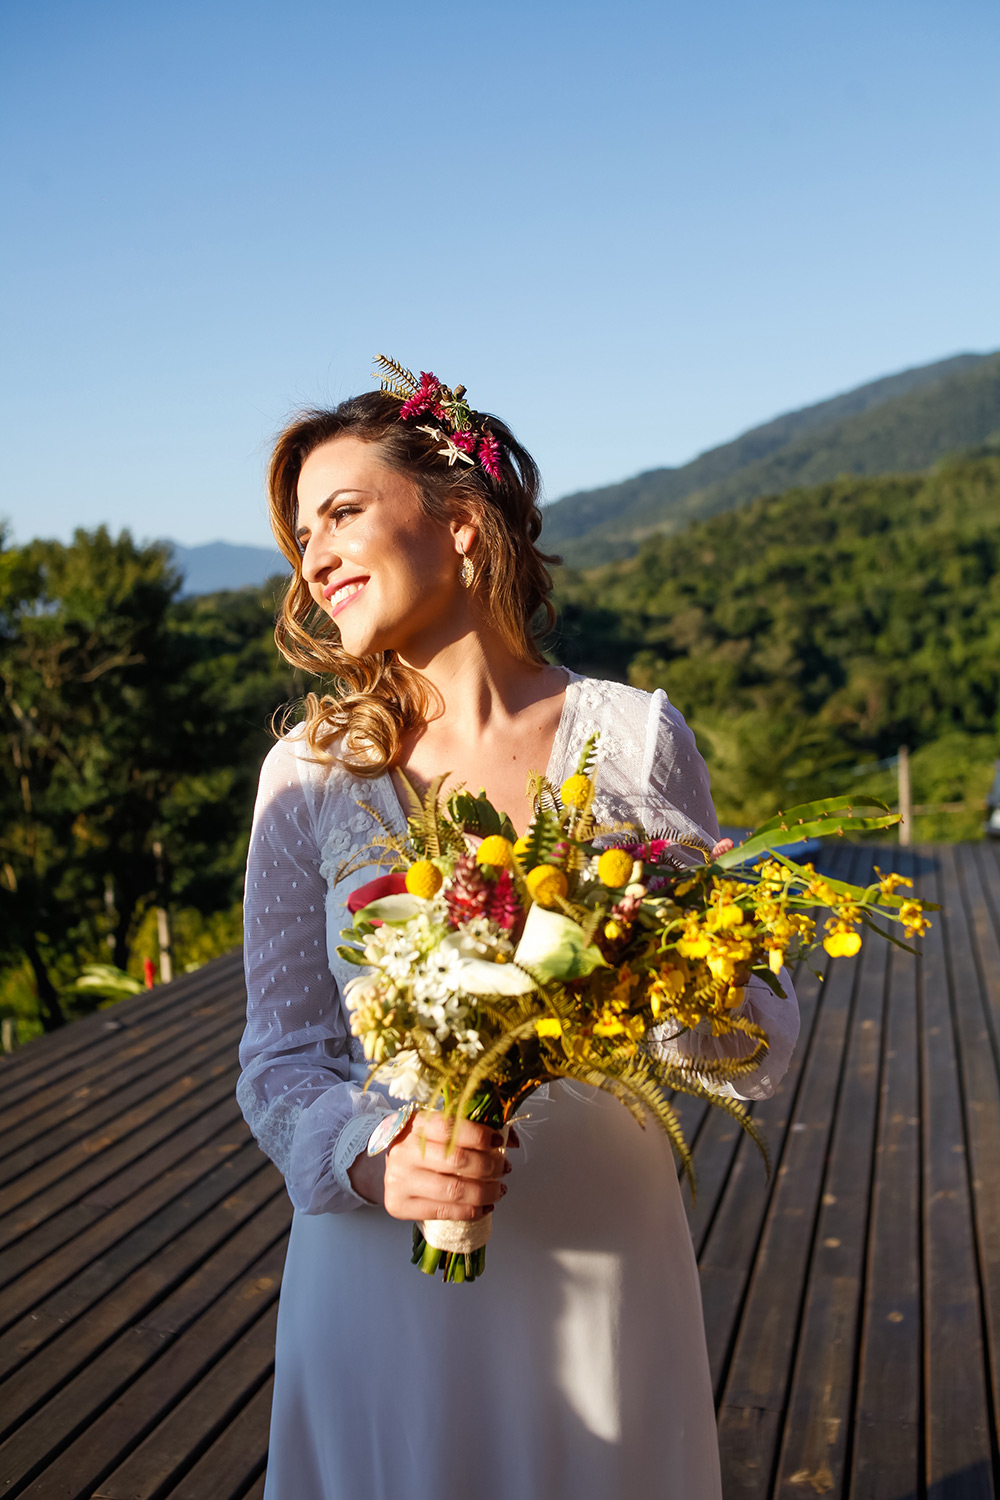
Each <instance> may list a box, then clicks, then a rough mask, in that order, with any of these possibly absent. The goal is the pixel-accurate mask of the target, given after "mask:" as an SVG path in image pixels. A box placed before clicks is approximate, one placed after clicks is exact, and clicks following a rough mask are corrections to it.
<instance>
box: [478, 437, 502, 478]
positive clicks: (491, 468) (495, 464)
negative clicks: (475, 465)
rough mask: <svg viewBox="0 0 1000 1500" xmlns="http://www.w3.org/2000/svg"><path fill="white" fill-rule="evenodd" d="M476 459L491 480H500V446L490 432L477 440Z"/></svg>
mask: <svg viewBox="0 0 1000 1500" xmlns="http://www.w3.org/2000/svg"><path fill="white" fill-rule="evenodd" d="M477 457H478V459H479V462H480V464H481V465H482V467H483V469H484V470H485V471H486V473H487V474H488V475H489V476H490V478H491V479H499V478H500V444H499V443H498V442H497V440H496V438H495V437H494V436H493V434H492V432H484V433H483V435H482V437H481V438H480V439H479V453H478V455H477Z"/></svg>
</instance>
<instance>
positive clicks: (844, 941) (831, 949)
mask: <svg viewBox="0 0 1000 1500" xmlns="http://www.w3.org/2000/svg"><path fill="white" fill-rule="evenodd" d="M823 947H824V948H825V949H826V951H827V953H829V955H830V957H831V958H853V957H854V955H855V953H857V951H858V949H859V948H860V947H861V934H860V932H831V933H830V934H829V936H828V937H825V938H824V939H823Z"/></svg>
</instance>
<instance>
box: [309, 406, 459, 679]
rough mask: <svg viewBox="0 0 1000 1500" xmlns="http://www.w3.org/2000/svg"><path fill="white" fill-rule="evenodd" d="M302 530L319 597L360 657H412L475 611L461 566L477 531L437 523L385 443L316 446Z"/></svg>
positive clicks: (344, 440) (343, 440)
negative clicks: (385, 451)
mask: <svg viewBox="0 0 1000 1500" xmlns="http://www.w3.org/2000/svg"><path fill="white" fill-rule="evenodd" d="M296 529H297V534H298V537H299V543H300V545H301V547H302V549H303V558H302V576H303V578H304V579H305V581H306V583H307V584H308V585H309V592H310V593H311V594H312V596H313V598H314V599H315V601H316V603H317V604H318V605H319V607H320V608H321V609H322V610H324V611H325V612H326V613H327V614H328V615H329V616H330V618H331V619H332V620H336V622H337V627H338V629H339V631H340V639H341V643H342V645H343V647H344V649H345V651H348V652H350V654H351V655H352V656H368V655H370V654H371V653H373V652H376V651H387V650H395V651H398V652H399V654H400V655H401V656H402V657H403V659H404V660H412V659H414V658H419V657H421V656H423V655H425V654H426V653H427V652H428V651H433V650H434V649H435V647H436V646H438V645H440V644H442V643H443V640H442V637H443V634H445V633H447V634H448V635H450V636H452V637H453V636H454V634H455V628H456V625H457V624H459V623H460V622H459V620H458V618H457V617H458V616H462V617H464V615H465V613H466V610H467V609H468V605H469V596H468V594H467V592H466V590H464V589H463V588H462V586H461V584H460V582H459V570H460V568H461V563H462V554H463V551H464V550H465V549H467V548H468V547H469V546H470V545H471V542H472V538H473V536H474V534H475V533H474V529H473V528H472V527H471V526H469V525H462V524H461V523H459V522H454V523H450V524H444V523H441V522H437V521H433V520H431V519H430V518H429V517H428V516H427V515H426V514H425V512H424V509H423V506H422V504H421V500H420V493H419V491H418V489H417V486H416V484H415V483H414V482H413V481H412V480H410V479H406V478H404V477H403V476H402V475H400V474H397V473H396V472H395V470H393V469H391V468H389V467H388V465H387V464H385V463H383V461H382V460H381V458H380V457H379V451H378V446H377V445H376V444H375V443H365V442H362V441H361V439H360V438H357V437H349V436H346V435H345V436H344V437H338V438H333V439H332V440H331V441H330V442H328V443H323V444H321V445H320V447H318V448H314V449H313V451H312V453H310V455H309V457H308V458H307V459H306V461H305V463H304V464H303V465H302V472H301V474H300V475H299V483H298V518H297V522H296Z"/></svg>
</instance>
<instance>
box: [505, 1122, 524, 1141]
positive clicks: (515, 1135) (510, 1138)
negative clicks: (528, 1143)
mask: <svg viewBox="0 0 1000 1500" xmlns="http://www.w3.org/2000/svg"><path fill="white" fill-rule="evenodd" d="M507 1144H508V1146H519V1145H520V1144H521V1137H520V1136H519V1135H518V1133H517V1131H516V1130H515V1129H514V1127H513V1125H512V1126H511V1127H510V1132H509V1134H508V1136H507Z"/></svg>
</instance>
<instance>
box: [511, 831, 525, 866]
mask: <svg viewBox="0 0 1000 1500" xmlns="http://www.w3.org/2000/svg"><path fill="white" fill-rule="evenodd" d="M527 852H528V836H527V834H524V833H522V835H521V837H520V838H519V839H516V840H515V842H514V858H515V859H516V860H517V862H518V864H521V863H522V862H523V860H524V856H525V855H526V854H527Z"/></svg>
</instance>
